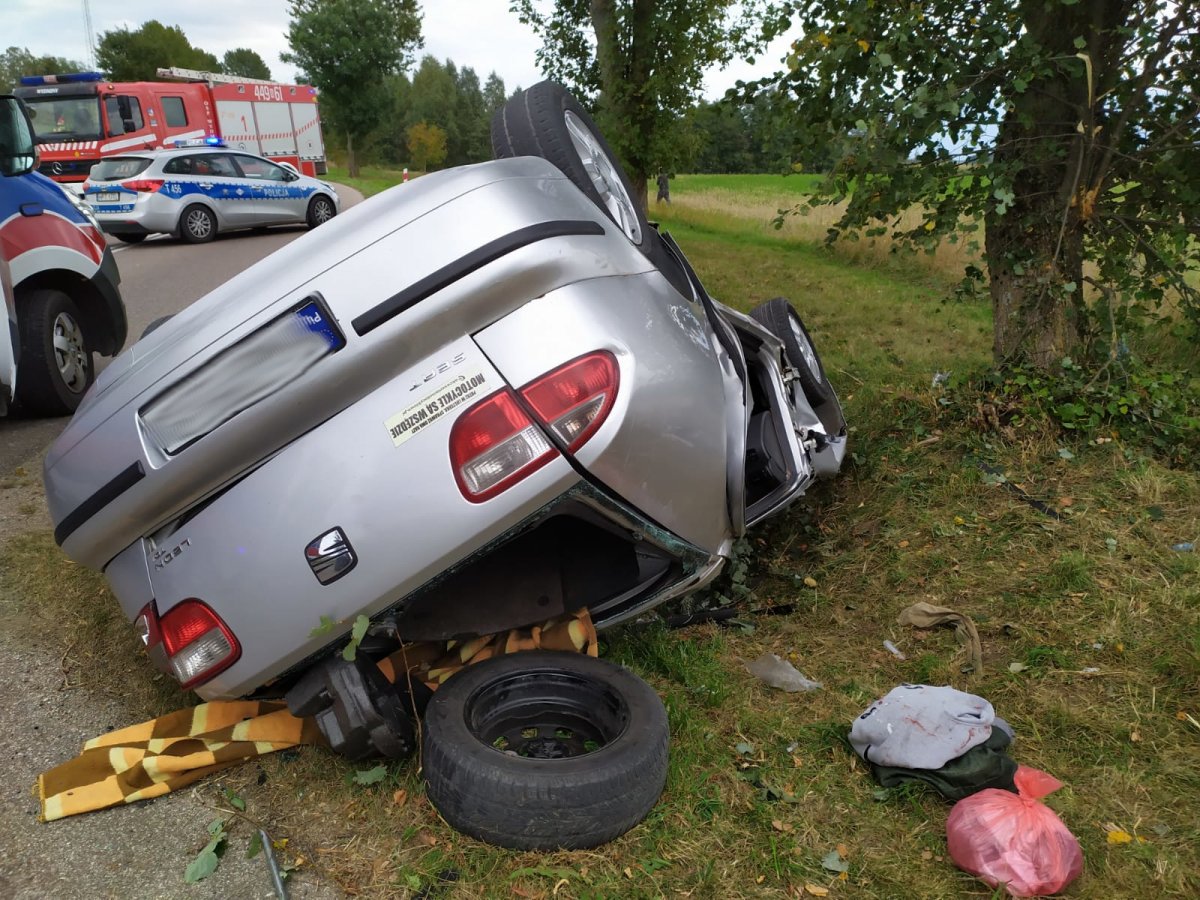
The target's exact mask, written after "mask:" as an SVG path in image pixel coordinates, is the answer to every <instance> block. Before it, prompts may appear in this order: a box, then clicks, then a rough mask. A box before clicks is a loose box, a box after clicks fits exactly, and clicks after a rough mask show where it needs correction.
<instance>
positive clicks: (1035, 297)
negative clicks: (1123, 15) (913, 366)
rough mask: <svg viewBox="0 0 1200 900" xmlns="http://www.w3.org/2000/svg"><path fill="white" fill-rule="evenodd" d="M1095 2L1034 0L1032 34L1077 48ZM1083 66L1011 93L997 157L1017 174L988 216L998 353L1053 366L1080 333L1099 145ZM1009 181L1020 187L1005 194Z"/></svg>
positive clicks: (1001, 359) (1025, 13) (1053, 45)
mask: <svg viewBox="0 0 1200 900" xmlns="http://www.w3.org/2000/svg"><path fill="white" fill-rule="evenodd" d="M1116 2H1119V0H1099V3H1100V5H1101V6H1104V7H1107V6H1110V5H1113V4H1114V3H1116ZM1086 6H1087V5H1086V4H1081V5H1079V6H1071V7H1062V8H1061V9H1056V10H1055V11H1054V12H1053V13H1052V14H1048V13H1047V8H1046V7H1045V6H1044V5H1043V4H1042V3H1041V0H1025V2H1024V3H1022V5H1021V9H1022V18H1023V20H1024V23H1025V27H1026V35H1025V37H1024V38H1023V40H1028V41H1033V42H1035V43H1036V44H1037V45H1038V46H1040V47H1043V48H1046V49H1047V50H1049V51H1050V52H1052V53H1054V54H1056V55H1058V56H1060V57H1063V58H1068V59H1069V58H1071V57H1072V56H1073V55H1074V54H1075V52H1076V50H1075V47H1074V44H1073V40H1074V36H1075V35H1080V34H1090V33H1093V32H1092V30H1091V27H1090V25H1091V23H1090V22H1089V18H1090V16H1091V13H1090V12H1089V11H1088V9H1087V8H1086ZM1083 71H1084V70H1083V67H1082V66H1075V67H1071V66H1069V65H1065V64H1064V65H1059V66H1057V67H1054V68H1050V69H1048V70H1047V71H1046V72H1044V73H1043V74H1041V75H1040V77H1037V78H1035V79H1032V80H1031V81H1030V83H1029V84H1028V86H1027V87H1026V88H1025V89H1024V90H1016V89H1013V90H1011V91H1009V92H1008V93H1007V96H1006V97H1005V100H1006V101H1007V103H1008V110H1007V112H1006V114H1005V118H1004V121H1003V123H1002V124H1001V126H1000V131H999V134H998V135H997V141H996V151H995V157H994V163H995V167H996V170H997V171H998V172H1002V173H1005V174H1006V175H1007V176H1008V178H1007V179H1000V178H997V179H996V182H995V183H994V187H995V191H996V194H995V199H996V200H997V201H999V203H998V204H996V205H994V206H993V207H992V208H991V209H989V210H988V213H987V215H986V216H985V222H984V224H985V229H986V230H985V252H986V259H987V266H988V275H989V279H990V285H989V288H990V292H991V297H992V311H993V314H994V321H995V340H994V343H993V353H994V356H995V359H996V362H997V363H1001V364H1005V363H1022V362H1024V363H1029V364H1031V365H1033V366H1035V367H1037V368H1039V369H1048V368H1050V367H1051V366H1053V365H1055V364H1057V363H1058V362H1059V361H1061V360H1062V358H1063V357H1064V356H1069V355H1071V354H1072V353H1073V352H1075V350H1076V348H1077V347H1078V345H1079V343H1080V339H1081V334H1082V331H1081V329H1082V325H1083V315H1082V313H1083V306H1082V300H1081V298H1082V296H1083V252H1084V247H1083V239H1084V229H1085V226H1086V223H1085V221H1084V220H1083V219H1082V218H1081V217H1080V208H1079V204H1078V203H1077V197H1078V194H1079V190H1080V188H1081V187H1082V186H1084V184H1085V178H1086V176H1085V171H1086V164H1087V163H1088V161H1089V155H1090V151H1091V150H1092V145H1093V142H1092V141H1091V140H1090V139H1089V138H1088V137H1086V136H1085V131H1086V129H1085V128H1084V126H1083V122H1085V121H1087V122H1089V123H1090V122H1091V121H1092V119H1091V115H1092V110H1091V104H1090V97H1089V89H1088V84H1087V80H1086V78H1085V77H1080V76H1081V75H1082V74H1083ZM1076 123H1080V127H1079V128H1078V129H1075V128H1074V126H1075V124H1076ZM1064 131H1065V132H1067V134H1068V135H1069V136H1067V137H1064V136H1063V133H1064ZM1006 187H1009V188H1011V192H1012V196H1011V197H1003V196H1002V193H1003V191H1004V189H1005V188H1006Z"/></svg>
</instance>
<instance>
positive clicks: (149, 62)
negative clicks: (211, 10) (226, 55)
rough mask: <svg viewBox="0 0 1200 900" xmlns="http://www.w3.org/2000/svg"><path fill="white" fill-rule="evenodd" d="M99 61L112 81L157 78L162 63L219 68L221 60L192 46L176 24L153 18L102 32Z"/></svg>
mask: <svg viewBox="0 0 1200 900" xmlns="http://www.w3.org/2000/svg"><path fill="white" fill-rule="evenodd" d="M96 64H97V65H98V66H99V67H100V69H101V71H103V72H104V73H106V74H107V75H108V77H109V78H111V79H112V80H113V81H154V80H156V79H157V78H158V69H159V67H160V66H161V67H167V66H178V67H179V68H182V69H200V70H202V71H205V72H216V71H218V70H219V69H220V66H221V64H220V62H218V60H217V58H216V57H215V56H213V55H212V54H211V53H208V52H206V51H204V50H201V49H200V48H199V47H193V46H192V44H191V42H190V41H188V39H187V35H185V34H184V33H183V31H182V29H180V28H179V26H177V25H164V24H162V23H161V22H159V21H157V20H155V19H151V20H150V21H148V22H145V23H144V24H143V25H142V26H141V27H140V28H138V29H136V30H135V31H130V30H129V29H128V28H125V27H122V28H115V29H113V30H112V31H106V32H104V33H103V34H101V35H100V42H99V44H97V45H96Z"/></svg>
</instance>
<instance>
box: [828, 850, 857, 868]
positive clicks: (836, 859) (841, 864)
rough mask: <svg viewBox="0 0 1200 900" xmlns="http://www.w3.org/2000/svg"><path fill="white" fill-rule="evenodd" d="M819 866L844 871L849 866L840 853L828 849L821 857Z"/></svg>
mask: <svg viewBox="0 0 1200 900" xmlns="http://www.w3.org/2000/svg"><path fill="white" fill-rule="evenodd" d="M821 867H822V868H825V869H828V870H829V871H830V872H845V871H847V870H848V869H849V868H850V866H849V865H848V864H847V863H846V861H845V860H844V859H842V856H841V854H840V853H838V852H837V851H836V850H830V851H829V852H828V853H826V854H825V855H824V856H823V857H822V858H821Z"/></svg>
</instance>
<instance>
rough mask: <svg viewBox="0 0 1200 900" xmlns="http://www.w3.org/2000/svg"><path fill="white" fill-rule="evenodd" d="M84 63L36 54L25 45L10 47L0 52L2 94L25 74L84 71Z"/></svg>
mask: <svg viewBox="0 0 1200 900" xmlns="http://www.w3.org/2000/svg"><path fill="white" fill-rule="evenodd" d="M82 71H83V63H79V62H75V60H73V59H63V58H62V57H61V56H34V55H33V54H32V53H30V52H29V51H28V50H26V49H25V48H24V47H9V48H8V49H7V50H5V51H4V52H3V53H0V94H6V93H9V92H10V91H12V89H13V88H14V87H16V86H17V85H18V84H20V83H21V77H22V76H23V75H55V74H59V73H65V72H82Z"/></svg>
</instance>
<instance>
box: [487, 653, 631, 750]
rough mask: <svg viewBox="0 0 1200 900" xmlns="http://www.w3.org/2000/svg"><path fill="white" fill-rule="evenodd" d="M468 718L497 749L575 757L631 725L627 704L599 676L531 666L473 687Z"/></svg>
mask: <svg viewBox="0 0 1200 900" xmlns="http://www.w3.org/2000/svg"><path fill="white" fill-rule="evenodd" d="M464 716H465V719H466V723H467V728H468V729H469V730H470V731H471V733H472V734H473V735H474V736H475V737H476V738H477V739H478V740H479V741H480V742H481V743H483V744H486V745H487V746H489V747H491V748H492V749H493V750H496V751H497V752H499V753H504V754H506V755H508V756H518V757H522V758H524V759H573V758H576V757H579V756H586V755H588V754H589V753H595V752H597V751H598V750H600V749H602V748H603V747H605V746H606V745H608V744H610V743H612V742H613V741H614V740H616V739H617V738H618V737H620V735H621V734H622V733H623V732H624V731H625V727H626V725H627V724H628V723H629V707H628V705H627V704H626V703H625V700H624V698H623V697H622V696H621V695H620V693H618V692H617V691H616V690H614V689H613V688H612V687H610V686H609V685H607V684H605V683H604V682H602V681H600V680H597V679H592V678H584V677H582V676H579V675H576V674H574V673H571V672H563V671H545V670H542V671H538V670H529V671H523V672H519V673H514V674H512V675H509V676H507V677H506V678H501V679H499V680H497V681H494V682H492V683H490V684H488V685H486V686H484V687H482V688H480V689H479V690H477V691H475V693H474V694H472V695H471V697H470V699H469V700H468V701H467V704H466V707H465V709H464Z"/></svg>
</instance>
